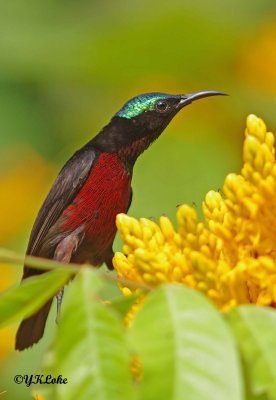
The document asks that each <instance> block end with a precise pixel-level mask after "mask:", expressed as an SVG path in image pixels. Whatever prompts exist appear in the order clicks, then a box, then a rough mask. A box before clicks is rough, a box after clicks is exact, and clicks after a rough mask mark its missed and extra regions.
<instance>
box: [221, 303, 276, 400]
mask: <svg viewBox="0 0 276 400" xmlns="http://www.w3.org/2000/svg"><path fill="white" fill-rule="evenodd" d="M227 320H228V321H229V323H230V326H231V327H232V329H233V332H234V334H235V337H236V340H237V342H238V346H239V348H240V352H241V355H242V358H243V359H244V364H245V367H246V376H247V378H248V384H249V386H250V389H251V391H252V394H253V395H256V396H260V395H262V394H267V396H268V399H269V400H275V399H276V312H275V310H272V309H270V308H262V307H256V306H241V307H238V308H236V309H234V310H232V311H231V312H230V313H229V314H228V316H227Z"/></svg>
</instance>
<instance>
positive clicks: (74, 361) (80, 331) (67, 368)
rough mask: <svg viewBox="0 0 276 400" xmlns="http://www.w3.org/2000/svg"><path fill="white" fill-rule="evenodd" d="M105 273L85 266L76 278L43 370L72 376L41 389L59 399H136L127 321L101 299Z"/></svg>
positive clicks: (51, 396) (47, 395)
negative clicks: (127, 336) (103, 274)
mask: <svg viewBox="0 0 276 400" xmlns="http://www.w3.org/2000/svg"><path fill="white" fill-rule="evenodd" d="M99 288H100V280H99V275H98V274H97V273H96V272H95V271H93V270H91V269H83V270H82V271H81V272H80V273H79V275H78V276H77V278H76V280H75V281H74V282H73V283H72V285H71V288H70V291H69V293H68V295H67V298H66V301H65V304H64V308H63V311H62V316H61V321H60V325H59V329H58V332H57V337H56V340H55V343H54V345H53V348H52V350H51V351H50V352H48V354H47V355H46V358H45V362H44V367H43V372H44V373H45V374H51V375H52V376H58V375H59V374H62V376H63V377H64V378H67V379H68V383H67V384H62V385H47V387H45V386H46V385H43V387H41V391H40V393H41V394H43V395H45V397H46V398H49V399H58V400H63V399H64V400H65V399H66V400H70V399H72V400H75V399H78V400H81V399H84V400H87V399H93V400H97V399H100V400H110V399H112V400H129V399H132V398H133V396H132V394H133V393H132V391H133V388H132V377H131V372H130V355H129V353H128V350H127V346H126V339H125V335H124V330H123V326H122V323H121V322H119V320H118V318H117V316H116V315H115V314H113V312H112V311H111V310H110V309H109V308H108V307H107V306H105V305H104V304H102V302H101V301H99V299H97V293H98V291H99Z"/></svg>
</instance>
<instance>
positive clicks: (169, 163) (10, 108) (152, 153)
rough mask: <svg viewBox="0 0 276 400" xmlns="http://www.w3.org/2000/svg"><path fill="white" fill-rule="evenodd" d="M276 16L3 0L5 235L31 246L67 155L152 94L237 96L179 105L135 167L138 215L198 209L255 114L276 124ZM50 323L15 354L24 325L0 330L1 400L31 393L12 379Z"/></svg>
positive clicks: (0, 119) (250, 8) (201, 5)
mask: <svg viewBox="0 0 276 400" xmlns="http://www.w3.org/2000/svg"><path fill="white" fill-rule="evenodd" d="M275 18H276V5H275V1H274V0H259V1H252V0H243V1H240V0H232V1H231V2H225V1H224V2H222V1H220V0H209V1H206V0H193V1H190V0H187V1H183V0H171V1H170V2H167V1H164V0H159V1H158V2H155V1H149V0H147V1H146V0H140V1H139V2H138V1H127V0H117V1H113V2H112V1H106V0H102V1H99V0H93V1H92V0H91V1H88V0H87V1H86V0H79V1H78V2H74V1H71V0H67V1H65V0H59V1H54V0H48V1H47V2H38V1H36V0H26V1H24V2H23V1H20V0H13V1H11V2H8V1H1V3H0V189H1V191H0V193H1V196H0V221H1V222H0V245H1V246H5V247H8V248H11V249H14V250H17V251H20V252H24V251H25V248H26V245H27V240H28V235H29V232H30V229H31V227H32V223H33V220H34V218H35V215H36V213H37V211H38V209H39V206H40V204H41V201H42V200H43V198H44V197H45V195H46V194H47V192H48V190H49V187H50V185H51V182H52V181H53V179H54V177H55V175H56V174H57V172H58V170H59V169H60V168H61V166H62V165H63V163H64V162H65V161H66V159H67V158H68V157H69V156H70V155H71V154H72V153H73V152H74V151H75V150H76V149H77V148H79V147H81V146H82V145H83V144H85V143H86V141H88V140H89V139H90V138H91V137H92V136H94V135H95V134H96V133H97V132H98V131H99V130H100V129H101V127H102V126H103V125H104V124H106V123H107V122H108V121H109V119H110V118H111V116H112V115H113V114H114V113H115V112H116V111H117V110H118V109H119V108H120V107H121V106H122V104H123V103H124V102H125V101H126V100H128V99H129V98H130V97H132V96H134V95H137V94H139V93H143V92H151V91H165V92H169V93H187V92H191V91H197V90H204V89H211V90H222V91H225V92H227V93H229V94H230V97H227V98H224V97H217V98H210V99H205V100H202V101H198V102H197V103H195V104H193V105H191V106H189V107H188V108H186V109H185V110H183V111H182V112H181V113H180V114H179V115H178V116H177V117H176V118H175V119H174V121H173V122H172V123H171V124H170V126H169V127H168V128H167V129H166V132H165V133H164V134H163V135H162V136H161V137H160V139H159V140H158V141H157V142H156V143H155V144H154V145H153V147H152V148H150V149H149V150H148V151H147V152H146V153H145V154H144V155H143V156H142V157H141V158H140V159H139V160H138V162H137V165H136V167H135V173H134V179H133V189H134V200H133V204H132V206H131V209H130V212H129V213H130V214H131V215H134V216H136V217H140V216H145V217H156V218H157V217H158V216H159V215H160V214H162V213H166V214H167V215H169V216H170V217H171V218H172V219H174V216H175V211H176V205H177V204H180V203H188V204H192V203H193V204H195V206H196V207H197V209H200V207H201V202H202V200H203V198H204V195H205V193H206V192H207V191H208V190H210V189H215V190H217V189H219V188H221V187H222V185H223V180H224V177H225V176H226V174H227V173H229V172H237V171H239V168H240V166H241V163H242V142H243V131H244V126H245V119H246V116H247V115H248V114H249V113H256V114H257V115H258V116H260V117H262V118H263V119H264V120H265V122H266V123H267V125H268V127H269V129H270V130H272V131H273V130H274V132H275V131H276V118H275V116H274V112H275V111H274V110H275V108H276V96H275V87H276V69H275V65H276V23H275V22H276V21H275ZM116 246H117V248H118V247H119V246H120V244H119V242H118V241H117V242H116ZM20 275H21V266H17V267H11V266H7V265H1V281H0V289H1V290H4V289H5V288H7V287H8V286H11V285H12V284H18V281H19V279H20ZM51 319H52V320H53V319H54V316H53V318H51ZM48 325H50V326H48V328H47V332H46V338H44V339H43V341H42V342H41V343H40V344H39V345H37V346H35V347H34V348H33V349H31V350H29V351H26V352H24V353H20V354H15V353H14V352H12V346H13V341H14V332H15V328H14V327H12V328H9V329H6V330H3V331H1V333H0V363H1V367H0V393H1V392H2V391H7V392H6V393H4V394H2V395H1V397H0V398H1V399H2V398H3V399H19V398H20V399H22V400H24V399H28V398H29V394H28V393H29V389H28V388H25V387H23V386H22V385H21V386H20V385H17V386H16V385H15V384H14V383H13V376H14V375H15V374H19V373H21V374H23V375H24V374H27V373H29V374H30V373H35V372H36V371H37V369H38V368H39V364H40V359H41V354H42V351H43V349H44V348H45V347H46V346H47V344H49V340H50V338H51V337H52V336H53V330H54V329H55V328H54V323H53V322H50V324H48ZM61 372H62V371H61Z"/></svg>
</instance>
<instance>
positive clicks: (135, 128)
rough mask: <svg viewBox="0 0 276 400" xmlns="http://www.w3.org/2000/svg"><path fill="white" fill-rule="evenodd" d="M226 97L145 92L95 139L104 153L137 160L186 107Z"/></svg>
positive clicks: (125, 106) (212, 94)
mask: <svg viewBox="0 0 276 400" xmlns="http://www.w3.org/2000/svg"><path fill="white" fill-rule="evenodd" d="M218 95H226V93H223V92H217V91H211V90H205V91H200V92H195V93H190V94H179V95H172V94H167V93H145V94H141V95H139V96H136V97H134V98H132V99H131V100H129V101H128V102H127V103H126V104H125V105H124V106H123V107H122V108H121V109H120V110H119V111H118V112H117V114H115V116H114V117H113V118H112V120H111V121H110V123H109V124H108V125H107V126H106V127H104V128H103V130H102V131H101V132H100V133H99V135H97V136H96V137H95V138H94V139H93V144H95V145H96V146H98V147H99V146H100V147H101V150H102V151H103V150H104V151H112V152H121V153H122V152H123V153H125V154H126V155H127V156H129V157H132V158H133V160H134V161H135V160H136V158H137V157H138V156H139V154H141V153H142V152H143V151H144V150H145V149H146V148H147V147H148V146H149V145H150V144H151V143H152V142H153V141H154V140H155V139H156V138H157V137H158V136H159V135H160V134H161V133H162V131H163V130H164V129H165V128H166V126H167V125H168V124H169V122H170V121H171V120H172V119H173V117H174V116H175V115H176V114H177V113H178V112H179V111H180V110H181V109H182V108H184V107H185V106H186V105H188V104H191V103H192V102H193V101H196V100H199V99H202V98H204V97H209V96H218Z"/></svg>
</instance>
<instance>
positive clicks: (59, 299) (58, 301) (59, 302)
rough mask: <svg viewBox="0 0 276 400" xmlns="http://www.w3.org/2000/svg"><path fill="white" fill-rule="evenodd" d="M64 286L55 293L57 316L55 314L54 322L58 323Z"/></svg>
mask: <svg viewBox="0 0 276 400" xmlns="http://www.w3.org/2000/svg"><path fill="white" fill-rule="evenodd" d="M63 293H64V288H61V289H60V290H59V292H58V294H57V295H56V298H57V316H56V323H57V324H59V321H60V315H61V303H62V298H63Z"/></svg>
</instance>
